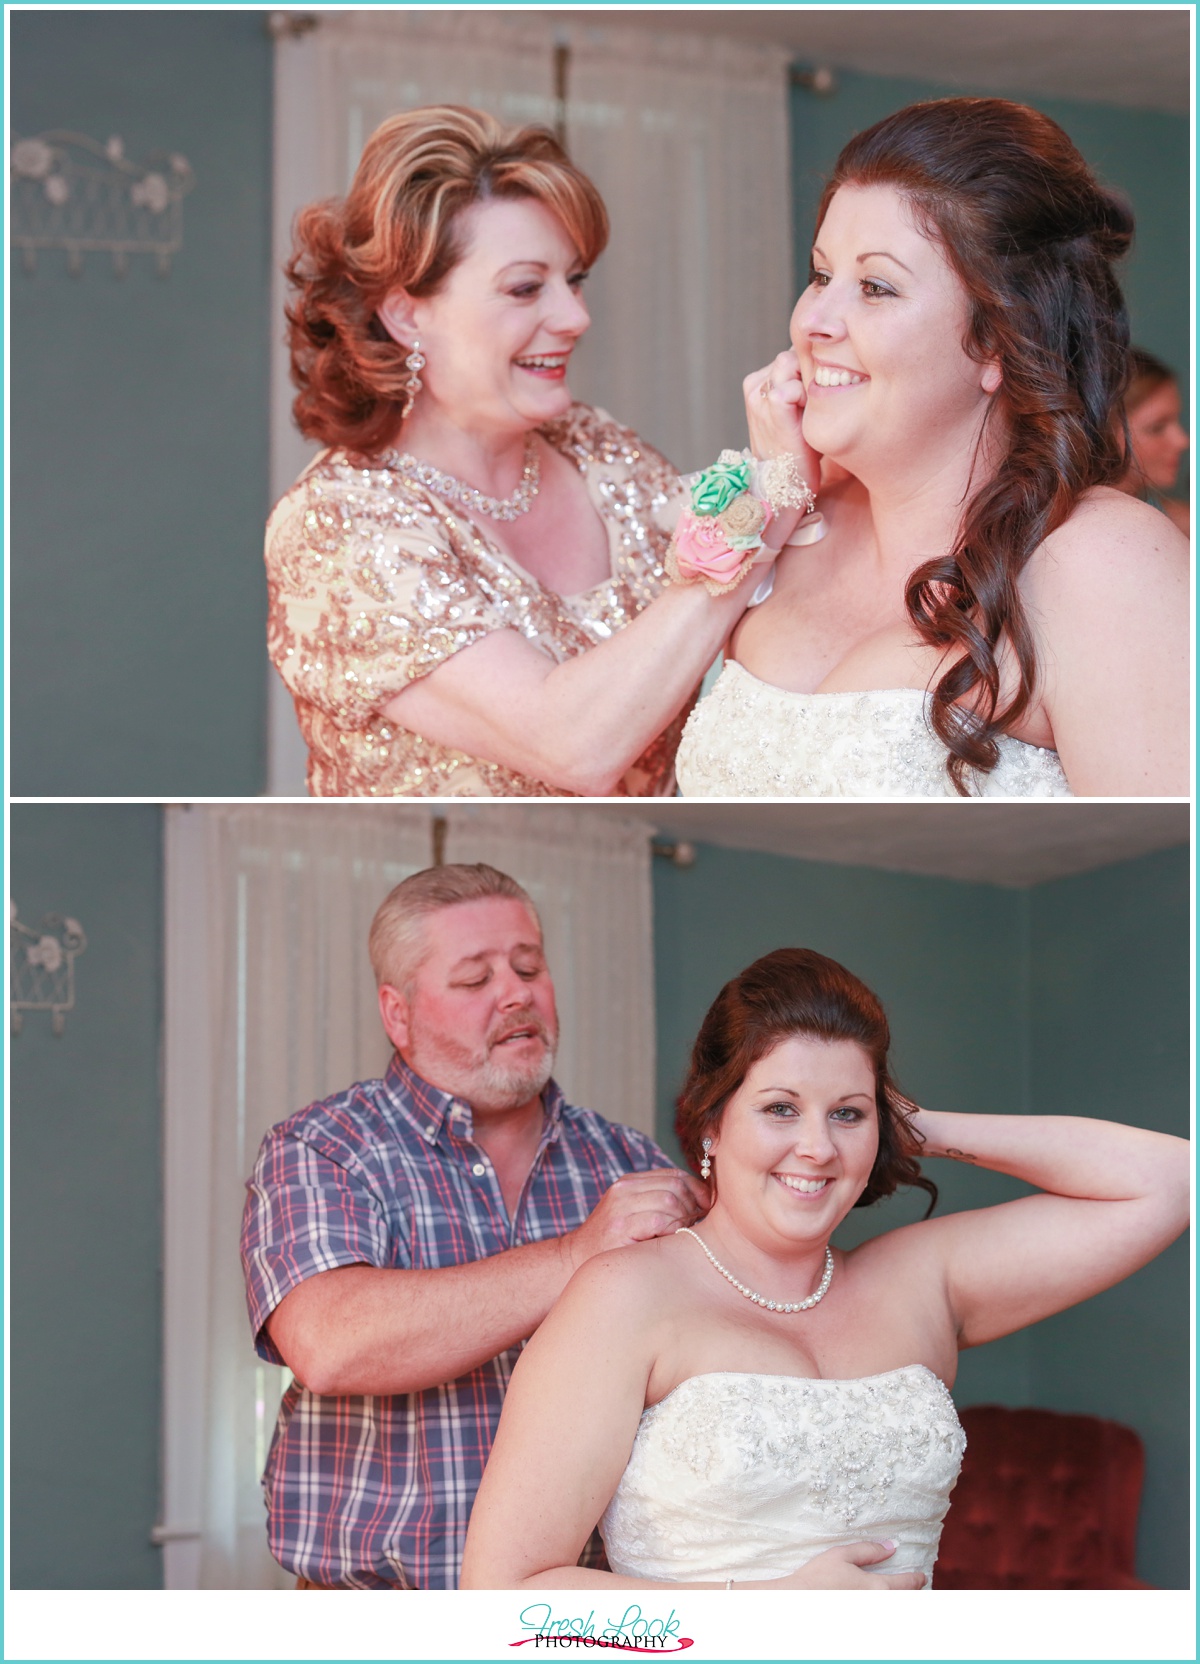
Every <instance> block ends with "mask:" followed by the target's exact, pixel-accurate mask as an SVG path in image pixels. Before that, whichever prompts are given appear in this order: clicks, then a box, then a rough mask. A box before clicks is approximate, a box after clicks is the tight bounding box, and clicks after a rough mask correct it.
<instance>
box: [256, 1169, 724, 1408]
mask: <svg viewBox="0 0 1200 1664" xmlns="http://www.w3.org/2000/svg"><path fill="white" fill-rule="evenodd" d="M707 1206H708V1198H707V1193H706V1192H705V1190H704V1188H703V1187H702V1186H701V1185H700V1184H698V1183H697V1181H696V1180H695V1179H693V1178H692V1177H691V1175H690V1174H687V1173H682V1172H680V1171H678V1169H676V1168H672V1167H659V1168H655V1169H653V1170H652V1171H650V1172H646V1173H627V1174H625V1175H624V1176H623V1177H622V1178H620V1179H618V1180H617V1181H616V1183H615V1184H613V1185H611V1186H610V1187H609V1189H608V1190H607V1191H606V1192H605V1193H604V1195H603V1196H602V1197H601V1199H600V1201H599V1202H598V1203H597V1205H596V1207H595V1208H594V1209H593V1210H592V1213H591V1214H590V1216H589V1217H588V1219H587V1220H586V1221H585V1222H584V1224H582V1225H580V1226H579V1227H578V1228H577V1229H576V1230H574V1231H569V1232H567V1234H566V1235H565V1236H562V1237H553V1238H549V1239H547V1240H546V1241H544V1242H533V1243H529V1244H528V1245H527V1246H525V1247H521V1248H510V1249H508V1250H506V1251H505V1252H504V1253H502V1254H494V1255H492V1256H491V1257H490V1258H488V1259H483V1260H475V1261H474V1262H472V1263H471V1264H469V1265H453V1266H446V1267H444V1268H442V1269H439V1270H436V1271H407V1270H385V1269H382V1268H380V1267H378V1266H373V1265H343V1266H339V1267H338V1268H336V1269H335V1270H331V1271H322V1272H319V1273H318V1274H317V1275H315V1276H311V1277H308V1278H306V1280H305V1281H304V1282H302V1283H300V1284H299V1285H298V1286H297V1287H296V1288H293V1289H292V1290H291V1292H290V1293H289V1294H286V1295H285V1296H284V1298H283V1299H282V1300H281V1301H280V1303H279V1305H278V1306H277V1307H276V1308H275V1310H274V1311H273V1312H272V1313H271V1316H270V1317H269V1318H268V1320H267V1325H266V1327H267V1332H268V1334H269V1335H270V1337H271V1340H272V1341H273V1342H274V1344H275V1346H276V1347H277V1348H278V1350H279V1352H280V1353H281V1355H282V1357H283V1359H284V1361H285V1363H286V1364H287V1365H288V1367H289V1368H290V1369H291V1370H292V1372H293V1373H294V1374H295V1376H296V1377H297V1379H298V1380H299V1381H301V1382H302V1383H303V1385H304V1386H306V1387H307V1388H308V1389H309V1391H310V1392H315V1393H322V1394H333V1395H339V1396H350V1395H357V1394H362V1393H373V1394H381V1395H386V1394H391V1393H404V1392H420V1391H422V1390H423V1389H424V1388H426V1387H433V1386H439V1385H441V1383H442V1382H444V1381H453V1380H456V1379H457V1378H458V1376H460V1375H465V1374H466V1373H467V1371H468V1370H471V1369H474V1368H475V1367H476V1366H477V1365H478V1364H481V1363H485V1362H486V1361H487V1360H488V1359H489V1358H494V1357H496V1355H497V1354H498V1353H500V1352H503V1351H505V1349H506V1348H508V1347H510V1346H513V1345H515V1344H516V1342H517V1341H520V1340H524V1339H526V1338H527V1337H528V1336H529V1335H531V1334H532V1333H533V1331H534V1330H535V1329H536V1328H537V1326H538V1324H539V1323H541V1321H542V1319H543V1318H544V1317H545V1315H546V1313H547V1312H548V1311H549V1310H550V1308H551V1306H552V1305H553V1304H554V1302H555V1301H556V1300H557V1299H558V1296H559V1295H560V1294H561V1293H562V1291H563V1289H564V1288H565V1287H566V1285H567V1283H568V1282H569V1281H570V1278H571V1276H572V1275H573V1274H574V1272H575V1271H576V1269H577V1268H578V1267H579V1266H580V1265H582V1264H583V1263H584V1262H585V1261H586V1260H589V1259H591V1258H592V1257H593V1255H595V1254H603V1253H607V1252H608V1251H609V1250H610V1249H613V1248H624V1247H627V1246H628V1245H629V1244H630V1243H633V1242H641V1241H644V1240H645V1239H646V1238H648V1237H654V1236H665V1235H667V1233H668V1232H670V1231H674V1230H676V1229H678V1227H679V1226H680V1225H686V1224H688V1223H690V1222H691V1220H693V1219H694V1218H695V1217H696V1216H697V1213H698V1212H700V1211H703V1210H704V1209H705V1208H707Z"/></svg>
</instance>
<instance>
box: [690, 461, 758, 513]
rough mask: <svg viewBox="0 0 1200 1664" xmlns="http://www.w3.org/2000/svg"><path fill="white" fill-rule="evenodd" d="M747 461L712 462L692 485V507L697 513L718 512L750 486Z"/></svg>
mask: <svg viewBox="0 0 1200 1664" xmlns="http://www.w3.org/2000/svg"><path fill="white" fill-rule="evenodd" d="M750 478H751V472H750V464H749V463H748V462H714V463H713V465H712V467H711V468H706V469H705V470H704V472H703V473H702V474H701V475H700V476H699V477H698V478H697V479H696V481H695V482H694V483H693V485H692V507H693V509H694V510H695V511H696V513H697V514H720V513H721V512H722V511H723V510H724V509H727V508H728V507H729V505H730V503H731V502H732V501H733V499H734V498H735V497H740V496H741V494H742V492H743V491H746V490H748V489H749V486H750Z"/></svg>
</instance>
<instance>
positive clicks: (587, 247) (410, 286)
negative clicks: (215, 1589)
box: [285, 104, 608, 456]
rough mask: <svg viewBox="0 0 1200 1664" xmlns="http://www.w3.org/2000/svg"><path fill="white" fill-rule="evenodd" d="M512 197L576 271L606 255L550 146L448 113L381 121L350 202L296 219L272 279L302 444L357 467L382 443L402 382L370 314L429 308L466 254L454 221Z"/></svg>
mask: <svg viewBox="0 0 1200 1664" xmlns="http://www.w3.org/2000/svg"><path fill="white" fill-rule="evenodd" d="M520 197H525V198H529V199H531V200H533V201H535V202H540V203H542V204H543V205H544V206H545V207H546V208H548V209H549V210H550V211H551V213H553V214H554V215H555V216H556V217H557V218H558V219H559V221H560V222H561V223H562V226H563V229H564V230H565V231H566V233H567V235H568V236H569V237H570V239H571V241H572V242H573V243H574V244H575V246H576V248H577V249H578V250H579V256H580V259H581V260H582V261H583V263H584V265H585V266H590V265H591V263H592V262H593V261H594V260H595V259H596V258H597V256H598V255H599V254H600V252H601V251H602V249H603V248H604V245H605V243H606V242H607V241H608V216H607V214H606V213H605V210H604V203H603V202H602V201H601V199H600V194H599V192H598V191H597V190H596V187H595V186H594V185H593V184H592V182H591V180H590V179H588V178H587V177H586V176H585V175H584V174H582V173H580V171H579V169H578V168H576V167H575V166H574V165H573V164H572V163H571V161H570V160H569V158H568V157H567V154H566V152H565V151H564V150H563V148H562V146H561V145H560V144H559V142H558V140H557V139H556V138H555V137H554V135H553V134H552V133H550V132H548V131H547V130H546V129H544V128H541V127H523V128H520V129H517V128H511V127H504V126H503V125H502V124H501V123H500V122H498V121H497V120H496V119H495V118H494V117H493V116H490V115H487V114H485V113H484V112H483V111H482V110H469V109H466V108H463V107H460V106H458V105H452V104H434V105H429V106H427V107H426V108H424V109H420V110H409V111H407V112H406V113H405V114H404V115H399V116H392V117H391V119H390V120H388V121H385V122H384V123H383V125H382V126H380V127H378V128H376V130H375V132H374V133H372V135H371V137H370V138H369V139H368V141H367V145H366V148H365V149H364V151H363V154H362V160H361V161H360V162H359V164H358V171H357V172H356V173H355V175H354V183H353V184H352V185H351V187H350V192H349V195H348V196H346V197H345V199H344V200H338V199H334V200H331V201H328V202H317V203H314V204H313V205H312V206H311V207H308V208H305V209H302V210H301V212H300V213H299V214H298V215H297V217H296V222H295V226H294V228H293V235H294V240H295V247H294V249H293V253H292V258H291V260H290V261H289V262H288V264H287V266H286V268H285V270H286V274H287V279H288V282H289V283H290V284H291V286H292V288H293V289H294V290H295V291H296V294H295V297H294V299H293V300H292V303H291V305H290V306H289V307H288V308H287V320H288V342H289V345H290V347H291V353H292V380H293V381H294V382H295V384H296V386H297V387H298V388H299V389H300V392H299V396H298V397H297V399H296V401H295V404H294V405H293V411H294V414H295V417H296V423H297V426H298V427H299V428H300V431H301V432H302V433H303V434H304V435H305V436H306V437H307V438H309V439H319V440H321V441H322V442H323V443H324V444H326V445H336V446H340V447H343V448H344V449H346V450H348V451H350V452H352V453H354V454H356V455H359V456H371V455H373V454H375V453H377V452H378V451H380V450H382V449H384V448H385V447H386V446H387V444H389V443H390V441H391V440H392V439H393V438H394V437H395V434H396V429H397V428H398V427H399V424H400V412H401V410H402V409H403V408H404V397H405V392H404V383H405V381H406V379H407V377H408V374H409V372H408V371H407V370H406V369H405V367H404V359H405V356H406V355H405V350H404V348H402V347H400V346H398V345H397V343H396V342H395V341H393V340H392V338H391V336H390V335H389V334H388V332H387V330H386V329H385V328H384V327H383V325H382V324H381V323H380V322H379V320H378V318H377V317H376V316H375V310H376V308H377V307H378V306H379V304H380V302H381V301H382V300H383V298H384V296H385V295H386V294H387V293H388V292H389V290H392V289H395V288H403V289H406V290H407V291H408V293H409V294H410V295H412V296H414V297H416V298H420V297H423V296H426V295H432V294H436V292H437V290H438V289H439V287H440V286H441V284H442V283H443V282H444V281H445V279H446V277H447V275H448V273H449V272H450V271H451V270H452V269H453V267H454V266H455V265H457V263H458V261H459V260H460V259H461V258H462V256H463V254H464V253H465V252H466V250H465V239H464V237H463V226H462V215H463V211H464V209H467V208H470V207H472V206H473V205H474V204H475V203H477V202H487V201H490V200H493V199H496V198H508V199H511V198H520Z"/></svg>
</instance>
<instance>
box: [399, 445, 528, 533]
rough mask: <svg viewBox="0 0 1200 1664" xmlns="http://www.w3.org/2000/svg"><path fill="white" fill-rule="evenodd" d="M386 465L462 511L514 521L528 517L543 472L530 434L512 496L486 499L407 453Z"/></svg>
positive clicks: (438, 469)
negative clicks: (454, 504)
mask: <svg viewBox="0 0 1200 1664" xmlns="http://www.w3.org/2000/svg"><path fill="white" fill-rule="evenodd" d="M387 465H388V467H389V468H394V469H395V470H396V472H397V473H398V474H404V475H406V476H407V477H408V478H409V479H412V480H417V481H418V482H419V484H421V485H424V486H428V488H429V489H430V491H433V492H436V494H437V495H438V496H439V497H444V498H445V500H446V501H447V502H448V503H459V504H461V506H462V507H463V508H469V509H471V510H472V512H473V513H475V514H486V515H488V516H489V518H491V519H492V520H516V519H518V518H519V517H520V516H521V515H522V514H528V513H529V511H530V509H531V508H532V507H533V499H534V498H535V497H536V496H537V494H538V484H539V482H540V479H541V472H542V470H541V464H540V463H539V461H538V453H537V443H536V441H535V440H534V437H533V435H532V434H531V433H529V434H526V436H525V466H524V468H523V469H522V470H521V478H520V479H519V480H518V481H517V489H516V490H515V491H514V492H513V494H512V496H511V497H488V496H486V495H485V494H484V493H483V492H482V491H476V489H475V487H474V486H473V485H467V484H466V483H465V482H464V481H463V480H458V479H455V477H454V475H453V474H443V473H442V471H441V469H440V468H435V467H434V466H433V464H432V463H429V462H418V461H417V459H416V457H415V456H410V455H409V453H408V452H407V451H404V452H396V451H392V452H391V453H390V454H389V455H388V457H387Z"/></svg>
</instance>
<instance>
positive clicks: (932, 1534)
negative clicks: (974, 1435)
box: [600, 1364, 966, 1583]
mask: <svg viewBox="0 0 1200 1664" xmlns="http://www.w3.org/2000/svg"><path fill="white" fill-rule="evenodd" d="M965 1448H966V1439H965V1437H964V1434H963V1430H962V1427H961V1425H960V1424H959V1420H958V1417H957V1415H956V1413H955V1410H954V1403H953V1400H952V1399H951V1397H950V1394H949V1393H948V1392H947V1391H946V1388H945V1387H944V1386H943V1385H942V1383H941V1381H939V1380H938V1378H937V1376H936V1375H934V1374H933V1373H932V1372H931V1371H930V1370H928V1369H926V1368H925V1367H924V1366H923V1365H920V1364H913V1365H910V1366H907V1367H905V1368H903V1369H896V1370H890V1371H888V1372H887V1373H885V1374H883V1375H873V1376H868V1377H866V1378H865V1379H862V1380H851V1381H825V1380H806V1379H801V1378H796V1377H792V1376H786V1375H740V1374H715V1375H697V1376H693V1377H692V1378H691V1379H690V1380H687V1381H684V1382H683V1384H682V1385H681V1386H679V1387H677V1388H676V1389H675V1391H674V1392H672V1393H669V1394H668V1395H667V1397H666V1398H664V1399H663V1400H662V1402H661V1403H659V1404H656V1405H654V1406H653V1407H652V1408H651V1409H649V1410H647V1411H646V1412H645V1413H644V1414H643V1416H642V1418H641V1421H640V1423H639V1425H638V1430H637V1435H636V1437H635V1439H634V1444H633V1450H632V1452H631V1454H630V1458H629V1464H628V1466H627V1467H626V1469H625V1473H624V1474H623V1476H622V1478H621V1482H620V1484H619V1485H618V1487H617V1490H616V1493H615V1495H614V1496H613V1499H612V1501H611V1502H610V1503H609V1505H608V1508H607V1509H606V1511H605V1514H604V1518H603V1519H602V1521H601V1522H600V1529H601V1532H602V1534H603V1537H604V1542H605V1548H606V1550H607V1553H608V1559H609V1563H610V1565H611V1566H612V1568H613V1570H614V1571H619V1572H621V1573H624V1574H626V1575H632V1576H638V1577H650V1578H660V1579H668V1580H671V1581H679V1582H685V1583H686V1582H706V1581H714V1580H723V1579H725V1578H728V1577H735V1578H736V1577H739V1576H742V1577H751V1576H757V1577H783V1576H786V1574H787V1573H788V1572H790V1571H794V1570H795V1569H796V1568H797V1567H799V1566H802V1565H804V1564H806V1563H807V1561H809V1560H811V1559H812V1558H813V1557H814V1556H815V1555H817V1554H820V1553H822V1552H823V1551H824V1550H825V1549H827V1548H832V1547H834V1546H835V1545H837V1544H839V1543H842V1544H844V1543H853V1542H859V1541H862V1540H864V1539H866V1538H877V1537H881V1536H887V1537H892V1538H894V1539H895V1541H896V1543H897V1549H896V1553H895V1555H894V1556H893V1557H892V1559H891V1560H889V1561H888V1562H887V1565H886V1567H885V1568H881V1569H885V1570H887V1571H913V1570H916V1571H923V1572H925V1573H926V1575H927V1576H928V1575H929V1573H930V1572H931V1571H932V1568H933V1562H934V1558H935V1556H936V1553H937V1544H938V1539H939V1537H940V1535H941V1527H942V1520H943V1519H944V1517H945V1514H946V1510H947V1507H948V1506H949V1498H950V1491H951V1489H952V1488H953V1485H954V1482H955V1480H956V1479H957V1478H958V1470H959V1467H960V1465H961V1463H962V1455H963V1451H964V1449H965Z"/></svg>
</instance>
